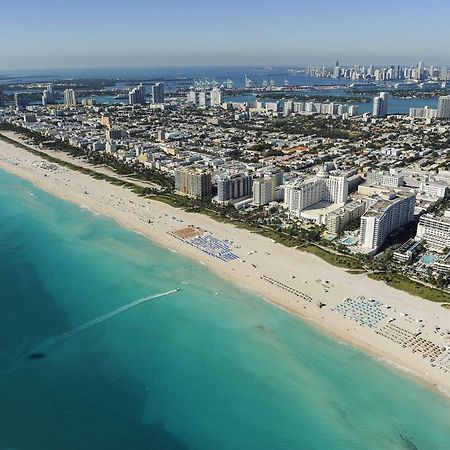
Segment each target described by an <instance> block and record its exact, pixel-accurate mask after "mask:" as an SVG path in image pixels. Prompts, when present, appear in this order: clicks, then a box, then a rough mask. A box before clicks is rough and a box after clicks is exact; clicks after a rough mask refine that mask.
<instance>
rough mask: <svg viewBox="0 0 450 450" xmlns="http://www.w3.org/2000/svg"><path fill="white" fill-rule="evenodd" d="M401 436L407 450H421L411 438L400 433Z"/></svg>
mask: <svg viewBox="0 0 450 450" xmlns="http://www.w3.org/2000/svg"><path fill="white" fill-rule="evenodd" d="M399 435H400V439H401V442H402V444H403V447H404V448H406V449H407V450H419V447H417V445H416V444H414V441H413V440H412V439H411V438H410V437H408V436H406V435H405V434H403V433H399Z"/></svg>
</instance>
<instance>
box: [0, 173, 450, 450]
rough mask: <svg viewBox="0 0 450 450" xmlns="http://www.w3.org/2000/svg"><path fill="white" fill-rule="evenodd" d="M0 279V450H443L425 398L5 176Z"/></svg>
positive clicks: (201, 272)
mask: <svg viewBox="0 0 450 450" xmlns="http://www.w3.org/2000/svg"><path fill="white" fill-rule="evenodd" d="M0 268H1V269H0V288H1V298H0V305H1V314H0V373H1V375H0V450H3V449H15V450H21V449H24V450H25V449H33V450H61V449H67V450H71V449H74V450H75V449H77V450H79V449H89V450H91V449H112V450H115V449H117V450H118V449H121V450H122V449H125V448H129V449H158V450H159V449H161V450H170V449H177V450H178V449H202V450H203V449H205V450H210V449H218V450H221V449H246V450H248V449H268V450H269V449H270V450H278V449H286V450H288V449H289V450H291V449H414V448H418V449H433V450H434V449H438V450H439V449H449V448H450V402H448V401H447V400H445V399H443V398H441V397H439V396H438V395H436V394H435V393H434V392H432V391H431V390H429V389H427V388H425V387H423V386H421V385H419V384H416V383H415V382H414V381H412V380H410V379H409V378H406V377H404V376H403V375H401V374H399V373H397V372H395V371H393V370H391V369H389V368H387V367H385V366H383V365H381V364H379V363H378V362H376V361H375V360H374V359H373V358H371V357H369V356H367V355H366V354H364V353H362V352H360V351H357V350H355V349H353V348H352V347H350V346H348V345H343V344H340V343H339V342H337V341H334V340H332V339H330V338H328V337H327V336H325V335H324V334H322V333H320V332H319V331H317V330H316V329H314V328H312V327H311V326H310V325H308V324H306V323H304V322H302V321H300V320H298V319H296V318H294V317H292V316H290V315H289V314H287V313H286V312H284V311H282V310H280V309H278V308H276V307H274V306H272V305H270V304H268V303H266V302H264V301H263V300H262V299H260V298H258V297H257V296H255V295H253V294H251V293H249V292H247V291H245V290H242V289H239V288H238V287H236V286H233V285H232V284H230V283H228V282H226V281H224V280H222V279H220V278H218V277H217V276H215V275H214V274H212V273H211V272H209V271H208V270H207V269H206V268H205V267H204V266H202V265H200V264H196V263H195V262H192V261H190V260H188V259H186V258H184V257H182V256H180V255H178V254H176V253H174V252H171V251H168V250H166V249H163V248H161V247H159V246H157V245H154V244H152V243H151V242H150V241H148V240H147V239H146V238H144V237H143V236H141V235H139V234H137V233H133V232H131V231H128V230H125V229H123V228H121V227H119V226H118V225H117V224H116V223H115V222H113V221H111V220H109V219H107V218H104V217H102V216H98V215H95V214H93V213H91V212H90V211H88V210H86V209H83V208H80V207H77V206H75V205H72V204H70V203H67V202H65V201H62V200H59V199H57V198H56V197H53V196H51V195H49V194H47V193H45V192H43V191H41V190H39V189H37V188H36V187H34V186H33V185H32V184H30V183H28V182H26V181H24V180H21V179H20V178H17V177H15V176H12V175H10V174H7V173H5V172H3V171H0ZM174 288H181V291H180V292H178V293H175V294H173V295H170V296H167V297H163V298H159V299H156V300H154V301H150V302H148V303H144V304H142V305H139V306H138V307H136V308H134V309H131V310H128V311H125V312H124V313H122V314H121V315H118V316H116V317H114V318H112V319H110V320H108V321H106V322H103V323H101V324H98V325H97V326H95V327H92V328H89V329H87V330H86V331H84V332H83V333H80V334H78V335H75V336H73V337H72V338H70V339H68V340H66V341H63V342H61V343H60V344H59V345H57V346H55V347H54V348H52V349H51V350H50V351H49V352H48V353H47V354H46V357H45V358H41V359H35V360H30V359H28V358H27V357H26V356H27V354H28V353H29V351H30V349H32V348H35V346H36V344H38V343H40V342H43V341H45V340H46V339H49V338H52V337H54V336H57V335H60V334H62V333H65V332H67V331H68V330H70V329H72V328H74V327H77V326H78V325H80V324H83V323H85V322H87V321H89V320H91V319H93V318H95V317H98V316H101V315H103V314H105V313H107V312H109V311H112V310H114V309H115V308H118V307H119V306H122V305H125V304H127V303H130V302H132V301H134V300H136V299H138V298H141V297H144V296H147V295H152V294H157V293H161V292H166V291H169V290H171V289H174ZM216 292H217V293H218V295H215V293H216Z"/></svg>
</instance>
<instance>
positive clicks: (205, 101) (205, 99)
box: [198, 91, 209, 108]
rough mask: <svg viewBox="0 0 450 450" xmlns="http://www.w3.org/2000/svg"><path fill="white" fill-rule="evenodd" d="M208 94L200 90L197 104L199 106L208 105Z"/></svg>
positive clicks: (204, 106)
mask: <svg viewBox="0 0 450 450" xmlns="http://www.w3.org/2000/svg"><path fill="white" fill-rule="evenodd" d="M208 103H209V102H208V96H207V95H206V92H205V91H201V92H199V93H198V106H199V108H207V107H208Z"/></svg>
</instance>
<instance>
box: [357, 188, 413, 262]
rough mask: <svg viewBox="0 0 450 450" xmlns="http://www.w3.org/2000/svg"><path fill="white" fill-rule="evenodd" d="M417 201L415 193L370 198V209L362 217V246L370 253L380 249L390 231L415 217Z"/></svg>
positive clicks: (390, 194)
mask: <svg viewBox="0 0 450 450" xmlns="http://www.w3.org/2000/svg"><path fill="white" fill-rule="evenodd" d="M415 203H416V194H413V193H405V194H394V193H387V194H386V195H383V196H379V197H375V198H374V199H370V201H369V205H368V206H369V209H368V210H367V211H366V212H365V213H364V214H363V216H362V217H361V226H360V228H359V239H360V243H361V246H362V247H363V248H364V249H365V250H366V251H367V252H370V253H374V252H376V251H378V249H379V248H380V247H381V246H382V245H383V243H384V241H385V240H386V238H387V237H388V236H389V234H390V233H392V232H393V231H394V230H396V229H398V228H400V227H402V226H403V225H406V224H407V223H409V222H411V221H412V220H413V219H414V206H415Z"/></svg>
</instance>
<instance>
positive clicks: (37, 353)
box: [27, 289, 180, 359]
mask: <svg viewBox="0 0 450 450" xmlns="http://www.w3.org/2000/svg"><path fill="white" fill-rule="evenodd" d="M179 291H180V289H173V290H171V291H167V292H163V293H162V294H155V295H150V296H148V297H143V298H140V299H138V300H135V301H134V302H131V303H128V304H126V305H123V306H121V307H119V308H117V309H115V310H113V311H111V312H109V313H106V314H104V315H102V316H100V317H96V318H95V319H92V320H89V321H88V322H86V323H83V324H82V325H79V326H78V327H76V328H73V329H72V330H69V331H66V332H65V333H62V334H60V335H58V336H55V337H54V338H51V339H49V340H46V341H44V342H42V343H40V344H38V345H37V346H36V347H35V348H34V349H32V350H31V352H30V353H29V354H28V355H27V357H28V358H29V359H40V358H45V356H46V354H45V352H46V351H48V349H49V348H50V347H53V346H55V345H57V344H59V343H60V342H62V341H65V340H66V339H70V338H71V337H73V336H75V335H77V334H78V333H81V332H83V331H85V330H87V329H88V328H91V327H94V326H95V325H98V324H100V323H102V322H105V321H106V320H109V319H112V318H113V317H116V316H118V315H119V314H122V313H124V312H125V311H128V310H129V309H132V308H136V306H139V305H141V304H142V303H145V302H149V301H150V300H156V299H157V298H161V297H166V296H168V295H172V294H175V293H176V292H179Z"/></svg>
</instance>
